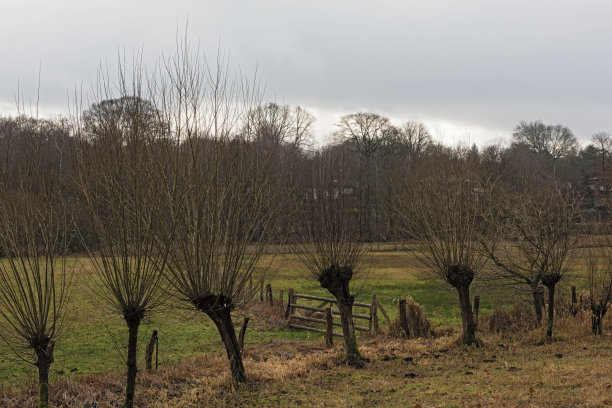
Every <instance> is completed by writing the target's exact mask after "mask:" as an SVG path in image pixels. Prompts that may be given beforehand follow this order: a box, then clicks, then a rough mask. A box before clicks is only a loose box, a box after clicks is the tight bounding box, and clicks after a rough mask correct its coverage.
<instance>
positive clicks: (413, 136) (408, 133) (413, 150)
mask: <svg viewBox="0 0 612 408" xmlns="http://www.w3.org/2000/svg"><path fill="white" fill-rule="evenodd" d="M431 144H432V138H431V134H430V133H429V130H428V129H427V127H426V126H425V125H424V124H423V123H419V122H406V123H404V125H403V126H402V127H401V128H400V129H398V132H397V140H396V142H395V143H394V149H397V150H399V151H400V152H403V153H405V154H406V155H407V156H408V157H409V158H410V159H414V158H415V157H418V156H420V155H422V154H423V153H425V151H426V150H427V148H428V147H429V146H430V145H431Z"/></svg>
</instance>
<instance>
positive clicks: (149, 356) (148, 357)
mask: <svg viewBox="0 0 612 408" xmlns="http://www.w3.org/2000/svg"><path fill="white" fill-rule="evenodd" d="M156 344H157V329H155V330H153V332H152V333H151V338H150V339H149V343H148V344H147V348H146V350H145V362H146V367H147V371H149V372H150V371H151V370H152V363H153V347H155V346H156ZM156 350H157V348H156ZM155 368H156V369H157V356H156V358H155Z"/></svg>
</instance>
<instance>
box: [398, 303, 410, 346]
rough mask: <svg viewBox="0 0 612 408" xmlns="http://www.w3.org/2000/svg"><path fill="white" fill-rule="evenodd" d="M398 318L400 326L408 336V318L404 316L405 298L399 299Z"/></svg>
mask: <svg viewBox="0 0 612 408" xmlns="http://www.w3.org/2000/svg"><path fill="white" fill-rule="evenodd" d="M399 318H400V327H401V328H402V330H403V331H404V333H406V337H410V331H409V329H408V318H407V317H406V299H400V300H399Z"/></svg>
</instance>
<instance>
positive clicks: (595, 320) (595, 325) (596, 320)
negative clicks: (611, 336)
mask: <svg viewBox="0 0 612 408" xmlns="http://www.w3.org/2000/svg"><path fill="white" fill-rule="evenodd" d="M591 313H592V315H591V323H592V324H591V330H592V331H593V334H594V335H596V336H601V335H602V334H603V316H604V313H605V312H604V311H603V310H602V309H601V307H600V306H599V305H591Z"/></svg>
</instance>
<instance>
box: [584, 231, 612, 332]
mask: <svg viewBox="0 0 612 408" xmlns="http://www.w3.org/2000/svg"><path fill="white" fill-rule="evenodd" d="M602 224H603V223H602ZM600 227H601V226H600ZM602 229H603V228H597V229H596V231H598V232H602ZM603 232H604V235H603V236H592V237H591V239H590V242H589V247H588V248H587V255H586V264H587V272H588V275H587V284H588V289H589V299H588V301H589V308H590V309H591V330H592V332H593V334H595V335H602V334H603V318H604V316H605V315H606V313H607V312H608V309H609V308H610V306H611V305H612V237H611V236H610V235H609V234H605V232H607V231H605V230H604V231H603Z"/></svg>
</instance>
